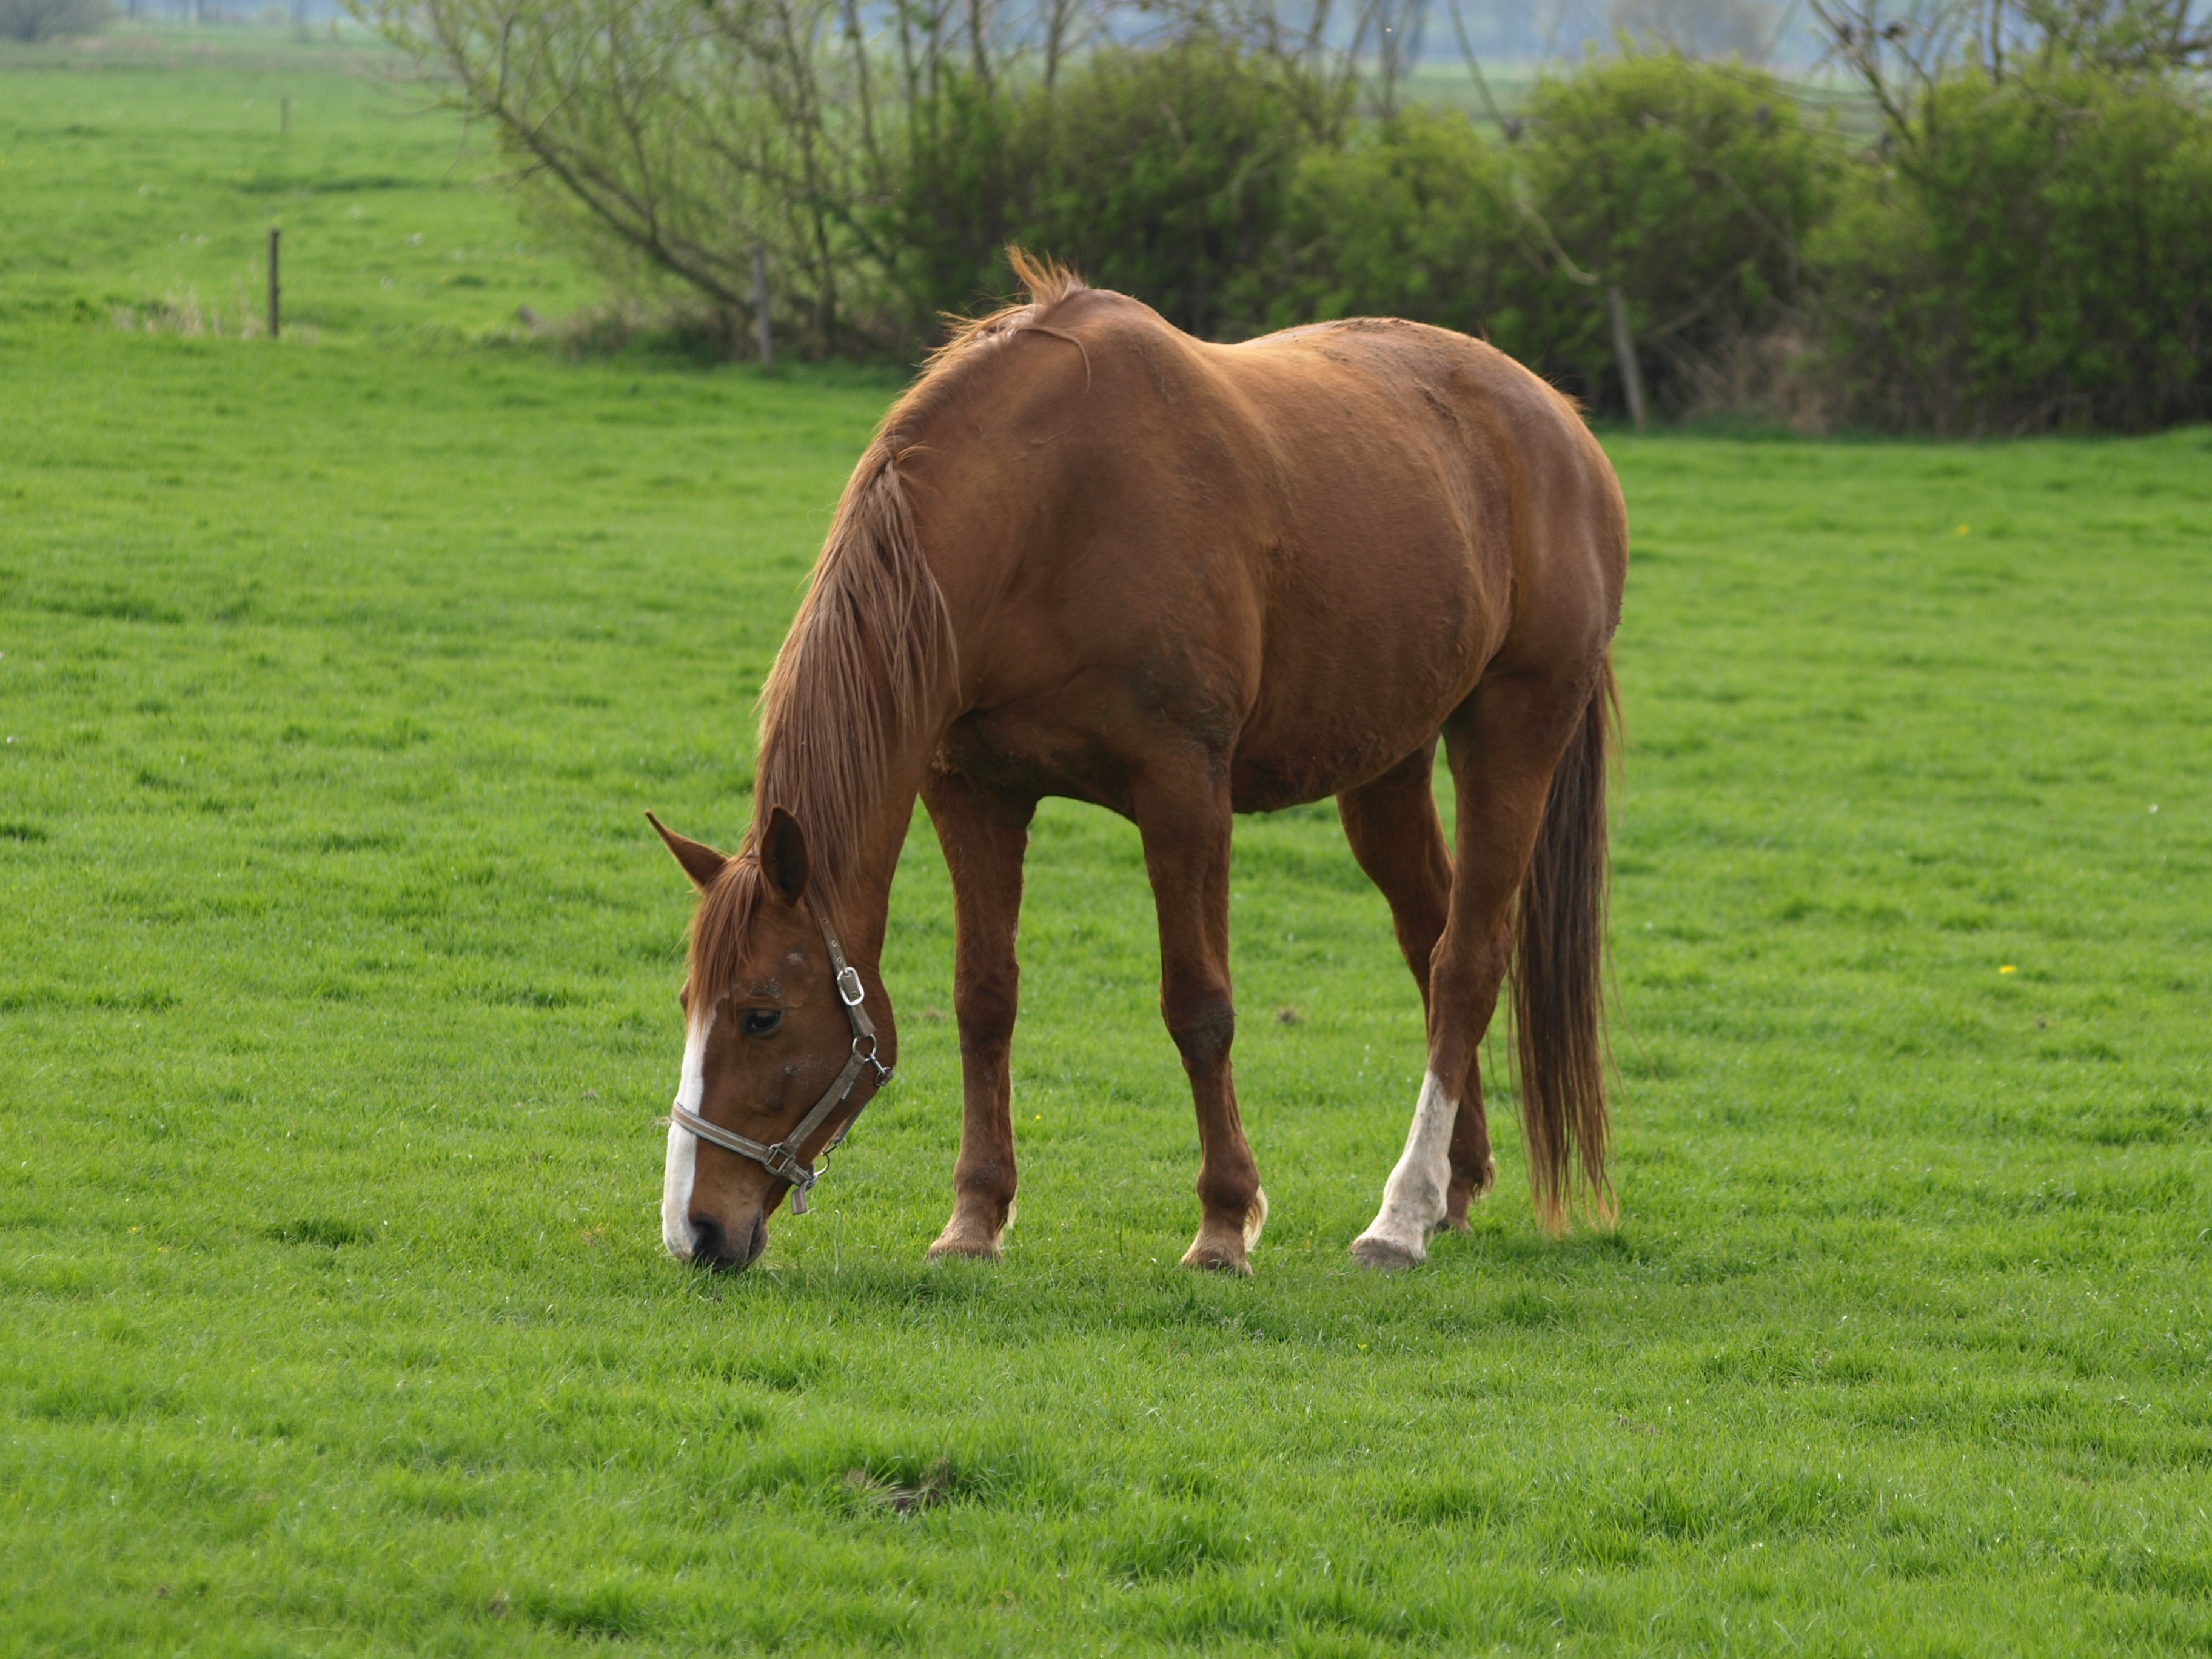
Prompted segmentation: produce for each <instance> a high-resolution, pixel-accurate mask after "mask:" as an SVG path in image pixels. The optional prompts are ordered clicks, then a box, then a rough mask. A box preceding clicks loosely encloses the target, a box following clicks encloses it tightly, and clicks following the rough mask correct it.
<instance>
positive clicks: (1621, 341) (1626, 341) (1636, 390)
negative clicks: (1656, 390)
mask: <svg viewBox="0 0 2212 1659" xmlns="http://www.w3.org/2000/svg"><path fill="white" fill-rule="evenodd" d="M1605 314H1606V315H1607V317H1608V318H1609V319H1612V322H1613V356H1616V357H1618V358H1620V385H1621V389H1622V391H1624V392H1626V393H1627V394H1628V418H1629V419H1630V420H1632V421H1633V422H1636V429H1637V430H1638V432H1643V431H1644V430H1646V429H1647V428H1646V427H1645V425H1644V370H1643V369H1642V368H1640V367H1638V364H1637V362H1636V341H1635V338H1634V337H1633V336H1632V335H1631V334H1630V333H1629V331H1628V307H1627V305H1626V302H1625V301H1622V299H1621V297H1620V284H1619V283H1607V284H1606V285H1605Z"/></svg>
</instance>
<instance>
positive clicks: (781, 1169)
mask: <svg viewBox="0 0 2212 1659" xmlns="http://www.w3.org/2000/svg"><path fill="white" fill-rule="evenodd" d="M814 919H815V921H817V923H819V924H820V926H821V928H822V942H823V944H824V945H828V946H829V964H830V966H831V968H832V969H835V970H836V971H835V978H834V983H835V984H836V987H837V1000H839V1001H840V1002H842V1003H843V1004H844V1005H845V1018H847V1019H848V1021H849V1022H850V1023H851V1024H852V1027H853V1051H852V1053H851V1054H848V1055H847V1056H846V1058H845V1064H844V1066H843V1069H842V1070H841V1071H839V1073H837V1078H836V1081H835V1082H834V1083H832V1084H831V1085H829V1088H828V1089H827V1090H825V1091H823V1096H822V1098H821V1099H819V1100H817V1101H816V1102H815V1103H814V1104H813V1106H812V1108H811V1109H810V1110H809V1111H808V1112H807V1114H806V1115H805V1117H803V1118H801V1119H799V1122H798V1123H797V1124H796V1125H795V1126H794V1127H793V1129H792V1131H791V1133H789V1134H787V1135H786V1136H784V1138H783V1139H781V1140H779V1141H777V1142H776V1143H775V1146H765V1145H763V1143H762V1142H760V1141H757V1140H755V1139H752V1137H751V1136H750V1135H741V1134H739V1133H737V1132H736V1131H735V1130H734V1129H725V1128H724V1127H722V1126H721V1125H720V1124H719V1123H709V1122H708V1121H707V1120H706V1119H705V1118H703V1117H702V1116H700V1115H699V1114H698V1113H696V1112H695V1111H692V1110H690V1109H688V1108H687V1107H686V1106H685V1105H684V1103H683V1102H681V1101H678V1102H677V1103H675V1105H674V1106H673V1107H672V1108H671V1109H670V1111H669V1114H668V1115H669V1120H670V1121H671V1122H673V1123H676V1124H678V1125H680V1126H681V1127H684V1128H685V1129H688V1130H690V1132H691V1133H692V1134H693V1135H694V1136H696V1137H697V1138H698V1139H701V1140H703V1141H707V1142H708V1143H709V1144H710V1145H713V1146H720V1148H722V1150H723V1151H725V1152H735V1153H736V1154H737V1155H738V1157H739V1158H750V1159H752V1161H753V1162H754V1163H756V1164H759V1165H760V1166H761V1167H762V1168H763V1169H764V1170H767V1171H768V1172H769V1174H770V1175H772V1176H775V1177H776V1178H777V1179H778V1180H780V1181H787V1182H790V1183H791V1212H792V1214H793V1215H805V1213H806V1195H807V1194H809V1193H811V1192H812V1191H813V1190H814V1183H815V1182H817V1181H819V1180H820V1179H821V1178H822V1172H821V1171H820V1170H814V1169H810V1168H809V1167H808V1166H807V1165H806V1164H805V1163H803V1162H801V1161H800V1158H799V1148H800V1147H801V1146H805V1144H806V1138H807V1137H808V1136H809V1135H811V1134H812V1133H814V1132H815V1131H816V1130H817V1129H818V1128H820V1127H822V1125H823V1122H824V1121H826V1120H827V1119H828V1118H829V1115H830V1114H831V1113H833V1112H835V1111H836V1109H838V1108H839V1107H840V1106H842V1105H843V1104H844V1103H845V1102H846V1100H847V1099H848V1097H850V1096H851V1094H852V1092H853V1087H854V1085H855V1084H857V1083H858V1082H860V1073H861V1071H862V1070H863V1069H864V1068H866V1069H868V1070H872V1071H873V1072H874V1073H875V1074H876V1087H877V1088H878V1089H880V1088H882V1087H883V1086H884V1085H885V1084H887V1083H889V1082H890V1080H891V1073H892V1071H893V1068H892V1067H891V1066H886V1065H884V1063H883V1061H882V1060H878V1059H877V1058H876V1027H875V1022H874V1021H872V1020H871V1019H870V1018H868V1014H867V1010H866V1009H865V1008H863V1007H862V1006H860V1005H861V1004H862V1003H863V1002H865V1001H866V1000H867V991H866V987H863V986H862V985H861V983H860V971H859V970H858V969H855V968H854V966H853V965H852V964H851V963H848V962H847V961H846V960H845V947H844V946H843V945H841V944H839V943H838V941H837V930H836V928H834V927H831V926H830V925H829V917H827V916H825V915H821V914H820V913H819V912H817V913H816V915H815V918H814ZM863 1045H866V1046H865V1047H864V1046H863ZM867 1106H868V1103H867V1102H866V1101H865V1100H864V1101H862V1102H861V1103H860V1106H859V1108H858V1109H856V1110H855V1111H854V1113H853V1115H852V1116H851V1117H849V1118H848V1119H846V1120H845V1122H844V1124H843V1126H842V1127H840V1128H839V1129H838V1131H837V1133H836V1134H834V1135H832V1136H831V1137H830V1139H829V1145H828V1146H824V1147H823V1149H822V1156H823V1159H824V1160H825V1161H826V1160H827V1159H828V1158H829V1154H830V1153H832V1152H836V1150H837V1148H838V1147H839V1146H842V1145H843V1143H844V1139H845V1137H846V1136H847V1135H848V1134H850V1133H852V1129H853V1125H854V1123H855V1122H856V1121H859V1118H860V1113H861V1112H864V1111H866V1109H867Z"/></svg>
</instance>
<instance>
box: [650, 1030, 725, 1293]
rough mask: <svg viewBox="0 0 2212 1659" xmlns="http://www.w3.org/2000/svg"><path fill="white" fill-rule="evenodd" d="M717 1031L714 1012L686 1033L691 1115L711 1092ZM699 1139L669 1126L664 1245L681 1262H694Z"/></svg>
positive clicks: (686, 1102)
mask: <svg viewBox="0 0 2212 1659" xmlns="http://www.w3.org/2000/svg"><path fill="white" fill-rule="evenodd" d="M711 1030H714V1010H713V1009H709V1010H708V1012H707V1018H704V1019H703V1020H701V1021H700V1022H699V1023H698V1024H696V1025H695V1026H693V1027H692V1028H691V1030H690V1031H688V1032H687V1033H685V1035H684V1076H683V1079H682V1081H681V1082H679V1083H678V1085H677V1088H676V1103H677V1104H678V1106H681V1107H682V1108H683V1109H684V1110H685V1111H687V1112H696V1111H697V1110H698V1109H699V1100H700V1097H702V1096H703V1095H704V1094H705V1093H706V1092H707V1033H708V1032H709V1031H711ZM698 1158H699V1139H698V1137H697V1136H696V1135H694V1134H693V1133H691V1132H690V1130H689V1129H687V1128H685V1127H684V1126H683V1125H682V1124H680V1123H671V1124H670V1125H669V1126H668V1163H667V1166H666V1167H665V1169H664V1170H662V1172H661V1177H660V1242H661V1243H663V1244H665V1245H666V1246H667V1247H668V1254H669V1255H672V1256H674V1257H675V1258H676V1259H677V1260H678V1261H690V1259H691V1182H692V1178H693V1176H696V1174H697V1173H698Z"/></svg>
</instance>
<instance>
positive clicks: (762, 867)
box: [647, 806, 890, 1268]
mask: <svg viewBox="0 0 2212 1659" xmlns="http://www.w3.org/2000/svg"><path fill="white" fill-rule="evenodd" d="M647 817H651V814H649V813H648V814H647ZM652 822H653V828H654V829H657V830H659V832H660V838H661V840H662V841H664V842H666V843H667V845H668V850H669V851H670V852H671V853H672V854H675V856H676V861H677V863H678V864H679V865H681V866H683V868H684V873H685V874H686V875H688V876H689V877H690V878H691V882H692V884H693V885H694V886H695V887H696V888H697V889H698V890H699V908H698V912H697V914H696V915H695V916H694V917H693V919H692V923H691V951H690V971H689V972H688V974H687V975H685V979H684V993H683V1004H684V1071H683V1077H682V1081H681V1082H680V1083H679V1085H678V1088H677V1093H676V1103H675V1106H674V1108H673V1109H672V1110H671V1113H670V1118H669V1125H668V1161H667V1165H666V1169H665V1173H664V1176H663V1179H662V1184H661V1195H660V1237H661V1242H662V1243H664V1244H665V1245H666V1246H667V1247H668V1253H669V1254H670V1255H672V1256H675V1257H676V1258H677V1259H678V1261H696V1262H698V1263H700V1264H701V1265H702V1266H707V1267H732V1268H744V1267H750V1265H751V1264H752V1262H753V1261H755V1260H756V1259H757V1257H758V1256H759V1255H760V1253H761V1251H762V1250H763V1249H766V1248H767V1245H768V1219H769V1216H771V1215H773V1214H774V1213H775V1208H776V1206H777V1205H779V1204H781V1202H782V1201H783V1200H784V1197H785V1195H786V1194H793V1199H792V1211H793V1213H794V1214H804V1213H805V1209H806V1194H807V1193H808V1191H809V1190H810V1189H811V1188H812V1186H813V1184H814V1182H815V1178H816V1176H817V1173H818V1171H817V1168H816V1162H817V1160H818V1159H819V1158H821V1157H822V1156H823V1154H825V1153H826V1152H829V1150H830V1149H832V1148H833V1147H835V1146H836V1144H837V1142H838V1141H839V1140H840V1139H842V1138H843V1136H844V1133H845V1131H846V1129H847V1128H848V1127H850V1126H851V1124H852V1121H853V1119H854V1117H855V1116H857V1115H859V1113H860V1109H861V1107H863V1106H865V1105H866V1103H867V1102H868V1100H869V1098H870V1097H872V1095H873V1094H874V1092H875V1091H876V1089H878V1087H880V1086H881V1085H883V1084H884V1083H886V1082H888V1081H889V1080H890V1066H889V1064H888V1062H887V1061H886V1060H881V1059H878V1057H877V1054H876V1042H877V1034H876V1028H875V1023H874V1017H873V1015H872V1013H871V1012H870V1009H869V1003H870V1000H871V997H870V994H869V993H868V991H867V988H866V987H865V986H864V985H863V984H862V982H861V979H860V973H859V970H858V969H855V968H854V967H853V966H852V965H851V964H850V963H848V962H847V961H846V960H845V957H844V950H843V947H842V945H841V943H840V942H839V939H838V937H837V933H836V927H834V926H833V925H832V923H831V921H830V920H829V912H828V907H827V904H826V902H825V901H824V899H823V896H822V895H820V894H819V893H817V892H816V891H815V890H814V888H815V886H816V885H817V884H815V883H814V882H813V880H812V870H811V864H810V861H809V858H808V854H807V847H806V835H805V831H804V830H803V829H801V828H800V827H799V821H798V820H797V819H796V818H794V817H792V815H791V814H790V813H789V812H787V811H784V810H783V808H781V807H780V806H778V807H775V808H773V809H771V810H770V811H769V816H768V819H767V822H766V823H765V825H764V826H763V827H762V828H761V829H759V830H758V832H757V835H756V836H754V838H753V844H752V845H750V846H749V847H748V848H746V850H745V851H744V852H742V853H740V854H738V855H737V856H735V857H729V856H726V855H725V854H720V853H718V852H716V851H715V850H714V848H711V847H708V846H707V845H705V844H704V843H703V842H696V841H690V840H687V839H686V838H685V837H684V836H679V835H678V834H676V833H675V832H674V831H673V830H671V829H668V828H667V827H666V826H665V825H664V824H663V823H661V822H660V820H659V819H658V818H653V819H652ZM872 1000H873V1002H874V1007H875V1010H876V1011H877V1012H881V1013H882V1014H883V1015H884V1018H885V1022H886V1024H888V1022H889V1011H888V1007H887V1006H886V1005H885V1003H884V1001H883V999H882V988H881V986H880V983H878V986H877V987H876V989H875V992H874V994H873V999H872ZM886 1040H887V1041H888V1039H886Z"/></svg>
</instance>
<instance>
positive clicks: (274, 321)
mask: <svg viewBox="0 0 2212 1659" xmlns="http://www.w3.org/2000/svg"><path fill="white" fill-rule="evenodd" d="M281 235H283V232H282V231H280V230H278V229H277V228H276V226H274V225H271V226H270V227H269V337H270V339H272V340H273V339H275V338H276V330H277V328H278V326H279V324H280V321H281V319H280V318H279V316H278V314H277V309H276V295H277V294H278V292H279V290H278V289H277V286H276V239H277V238H278V237H279V236H281Z"/></svg>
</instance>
